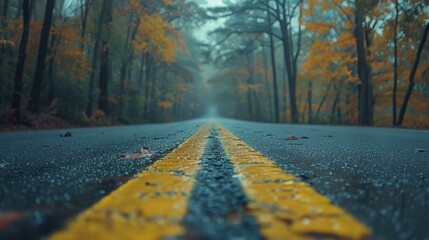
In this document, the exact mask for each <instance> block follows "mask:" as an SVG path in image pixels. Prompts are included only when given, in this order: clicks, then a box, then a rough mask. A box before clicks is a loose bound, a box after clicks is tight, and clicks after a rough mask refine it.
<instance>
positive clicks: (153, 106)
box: [148, 64, 158, 122]
mask: <svg viewBox="0 0 429 240" xmlns="http://www.w3.org/2000/svg"><path fill="white" fill-rule="evenodd" d="M157 73H158V66H156V65H155V64H154V65H153V68H152V84H151V89H150V96H149V97H150V100H149V113H150V115H148V118H149V119H150V120H151V121H152V122H153V121H156V120H157V118H158V117H157V109H158V107H157V103H158V102H157V95H158V94H157V93H158V86H157Z"/></svg>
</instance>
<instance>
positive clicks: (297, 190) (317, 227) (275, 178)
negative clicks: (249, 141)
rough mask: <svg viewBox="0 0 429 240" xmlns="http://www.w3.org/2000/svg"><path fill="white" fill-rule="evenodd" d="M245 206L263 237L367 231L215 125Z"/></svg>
mask: <svg viewBox="0 0 429 240" xmlns="http://www.w3.org/2000/svg"><path fill="white" fill-rule="evenodd" d="M217 127H218V132H219V135H220V136H221V141H222V144H223V146H224V147H225V152H226V154H227V155H229V157H230V158H231V161H232V163H233V165H234V169H235V171H236V173H237V174H238V176H239V179H240V181H241V184H242V186H243V188H244V191H245V193H246V194H247V196H248V197H249V198H250V203H249V204H248V206H247V209H248V210H249V212H250V213H251V214H252V215H253V216H255V217H256V219H257V221H258V223H259V225H260V231H261V233H262V235H263V236H264V237H265V238H266V239H312V238H321V239H325V238H329V239H332V238H344V239H366V238H368V237H369V235H370V230H369V229H368V228H367V227H366V226H364V225H363V224H361V223H359V222H358V221H357V220H356V219H355V218H354V217H352V216H351V215H349V214H348V213H347V212H346V211H345V210H343V209H341V208H340V207H337V206H335V205H333V204H332V203H331V202H330V200H329V199H328V198H327V197H325V196H323V195H320V194H319V193H317V192H316V191H315V190H314V189H313V188H311V187H310V186H308V185H307V184H305V183H303V182H299V181H295V176H293V175H291V174H287V173H285V172H284V170H283V169H281V168H279V167H277V166H276V165H275V163H274V162H273V161H272V160H270V159H268V158H266V157H264V156H263V155H262V154H261V153H259V152H258V151H256V150H255V149H253V148H251V147H249V146H248V145H246V144H245V143H244V142H243V141H242V140H241V139H239V138H238V137H236V136H235V135H234V134H232V133H231V132H230V131H228V130H226V129H225V128H223V127H222V126H221V125H220V124H217Z"/></svg>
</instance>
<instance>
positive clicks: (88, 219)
mask: <svg viewBox="0 0 429 240" xmlns="http://www.w3.org/2000/svg"><path fill="white" fill-rule="evenodd" d="M209 128H210V124H206V125H205V126H203V127H202V128H201V129H200V130H199V131H198V132H197V133H195V134H194V135H193V136H192V137H190V138H189V139H188V140H186V141H185V142H183V143H182V144H181V145H180V146H179V147H177V148H176V149H175V150H173V151H172V152H171V153H169V154H168V155H166V156H165V157H164V158H162V159H160V160H158V161H156V162H155V163H154V164H153V165H152V166H151V167H149V168H148V169H147V170H146V171H144V172H142V173H140V174H138V175H137V177H136V178H135V179H133V180H130V181H128V182H127V183H125V184H124V185H122V186H121V187H119V188H118V189H117V190H115V191H114V192H112V193H111V194H109V195H108V196H106V197H105V198H103V199H101V200H100V201H99V202H98V203H96V204H95V205H94V206H93V207H91V208H90V209H88V210H86V211H85V212H84V213H82V214H81V215H79V216H78V217H77V218H76V219H74V220H72V221H71V222H70V223H69V225H68V226H67V227H66V229H64V230H62V231H60V232H57V233H54V234H53V235H51V236H50V239H61V240H63V239H103V240H104V239H145V240H151V239H162V238H166V237H174V236H180V235H183V234H185V228H184V227H183V226H181V221H182V219H183V217H184V216H185V214H186V212H187V205H188V199H189V197H190V194H191V191H192V187H193V185H194V183H195V182H196V179H195V175H196V174H197V171H198V170H199V162H200V158H201V156H202V154H203V152H204V147H205V145H206V143H207V135H209Z"/></svg>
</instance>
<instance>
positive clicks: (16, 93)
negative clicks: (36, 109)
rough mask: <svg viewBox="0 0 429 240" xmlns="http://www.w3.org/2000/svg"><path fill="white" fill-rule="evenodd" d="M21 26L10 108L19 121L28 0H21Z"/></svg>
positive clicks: (27, 23)
mask: <svg viewBox="0 0 429 240" xmlns="http://www.w3.org/2000/svg"><path fill="white" fill-rule="evenodd" d="M22 12H23V28H22V36H21V42H20V43H19V53H18V62H17V63H16V70H15V78H14V87H13V95H12V101H11V109H13V111H14V113H13V115H14V116H13V117H14V119H15V121H17V122H20V121H21V97H22V82H23V76H24V66H25V58H26V49H27V43H28V36H29V33H30V3H29V0H23V6H22Z"/></svg>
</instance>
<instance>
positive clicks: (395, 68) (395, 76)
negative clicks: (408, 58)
mask: <svg viewBox="0 0 429 240" xmlns="http://www.w3.org/2000/svg"><path fill="white" fill-rule="evenodd" d="M398 5H399V4H398V0H396V1H395V14H396V15H395V26H394V29H393V50H394V62H393V93H392V125H393V126H396V118H397V116H396V115H397V105H396V104H397V100H396V98H397V89H398V20H399V6H398Z"/></svg>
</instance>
